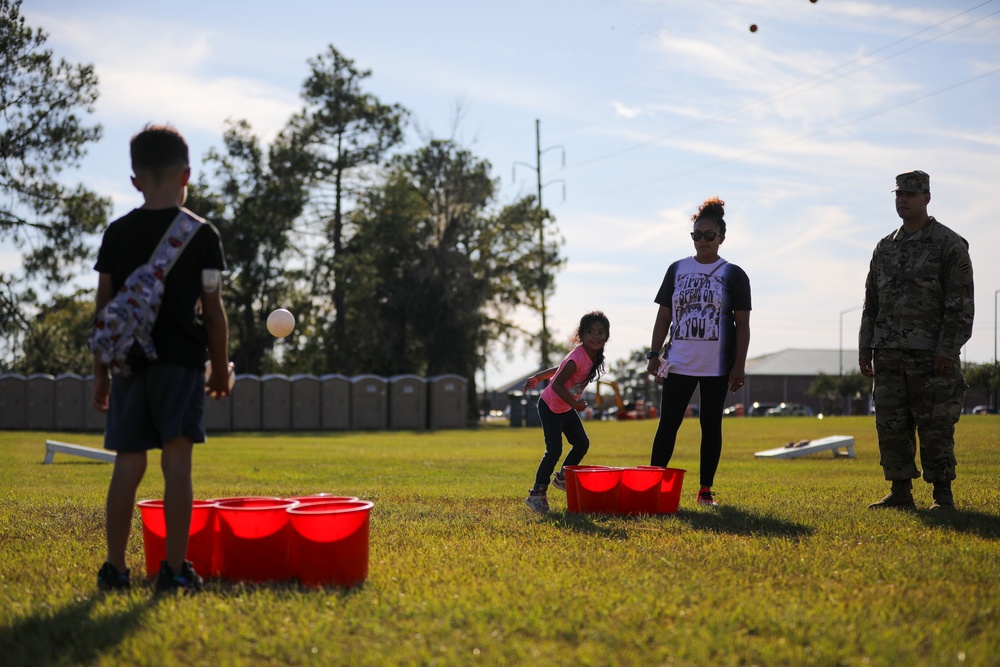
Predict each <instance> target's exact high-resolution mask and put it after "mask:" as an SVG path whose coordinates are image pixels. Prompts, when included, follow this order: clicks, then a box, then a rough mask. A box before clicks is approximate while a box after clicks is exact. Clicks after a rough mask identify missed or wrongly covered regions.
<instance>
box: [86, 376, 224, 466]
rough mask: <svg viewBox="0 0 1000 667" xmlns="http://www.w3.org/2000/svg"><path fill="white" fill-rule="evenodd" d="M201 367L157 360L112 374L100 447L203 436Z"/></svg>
mask: <svg viewBox="0 0 1000 667" xmlns="http://www.w3.org/2000/svg"><path fill="white" fill-rule="evenodd" d="M204 414H205V372H204V370H202V369H200V368H191V367H189V366H181V365H179V364H172V363H164V362H157V363H153V364H151V365H150V366H149V367H147V368H146V369H145V370H142V371H138V372H136V373H135V374H134V375H132V376H131V377H127V378H126V377H123V376H121V375H115V376H114V377H113V378H112V379H111V397H110V399H109V405H108V418H107V425H106V427H105V432H104V448H105V449H110V450H113V451H116V452H144V451H146V450H149V449H155V448H162V447H163V443H165V442H170V441H171V440H173V439H174V438H177V437H180V436H186V437H188V438H190V439H191V440H192V442H205V426H204V422H203V416H204Z"/></svg>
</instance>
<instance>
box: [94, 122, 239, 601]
mask: <svg viewBox="0 0 1000 667" xmlns="http://www.w3.org/2000/svg"><path fill="white" fill-rule="evenodd" d="M130 153H131V157H132V171H133V172H134V174H135V175H134V176H133V177H132V184H133V185H134V186H135V187H136V189H137V190H139V191H140V192H142V196H143V199H144V201H145V203H144V204H143V205H142V207H140V208H137V209H135V210H133V211H131V212H129V213H128V214H126V215H125V216H124V217H122V218H119V219H118V220H115V221H114V222H112V223H111V225H109V226H108V229H107V230H106V231H105V232H104V239H103V240H102V242H101V249H100V251H99V252H98V256H97V264H96V265H95V266H94V268H95V269H96V270H97V271H98V272H99V273H100V278H99V280H98V287H97V312H100V311H101V309H102V308H103V307H104V305H105V304H106V303H107V302H108V301H110V300H111V298H112V297H113V296H114V295H115V293H116V292H117V291H118V290H119V289H120V288H121V286H122V285H123V284H124V282H125V280H126V279H127V278H128V276H129V275H130V274H131V273H132V272H133V271H134V270H135V269H136V268H137V267H139V266H140V265H142V264H144V263H145V262H147V261H149V258H150V255H152V253H153V250H154V249H155V248H156V246H157V244H158V243H159V241H160V238H161V237H162V236H163V235H164V232H165V231H166V230H167V229H168V228H169V227H170V225H171V223H172V222H173V219H174V218H175V217H176V216H177V214H178V213H179V212H180V208H181V206H182V205H183V204H184V201H185V199H186V198H187V185H188V180H189V178H190V176H191V169H190V167H189V162H188V146H187V142H186V141H185V140H184V137H183V136H181V134H180V133H179V132H178V131H177V130H176V129H174V128H172V127H170V126H153V125H147V126H146V128H144V129H143V130H142V131H141V132H139V133H138V134H136V135H135V136H134V137H132V141H131V143H130ZM199 220H200V219H199ZM201 222H202V223H203V224H201V226H200V228H199V229H198V231H197V232H195V234H194V237H193V238H192V239H191V241H190V242H189V244H188V246H187V247H186V248H185V249H184V251H183V252H182V253H181V255H180V256H179V258H178V259H177V262H176V264H175V265H174V266H173V268H172V269H171V270H170V272H169V273H168V274H167V277H166V282H165V287H164V290H163V300H162V302H161V304H160V309H159V314H158V315H157V318H156V324H155V325H154V327H153V333H152V337H153V344H154V347H155V349H156V356H157V358H156V359H155V360H153V361H151V362H148V361H147V360H146V358H145V355H143V354H141V353H140V354H135V353H137V352H141V348H140V347H139V346H138V345H136V346H135V347H134V348H133V354H132V355H131V356H130V362H129V365H130V367H131V369H132V372H131V373H130V374H128V375H127V376H126V375H125V374H117V375H115V377H114V379H113V381H112V377H111V372H110V369H109V368H108V367H107V365H105V364H103V363H101V362H100V361H99V360H98V359H97V358H96V356H95V359H94V393H93V399H92V402H93V405H94V407H95V408H96V409H97V410H99V411H101V412H106V413H107V415H108V416H107V426H106V429H105V435H104V447H105V449H110V450H114V451H116V452H117V456H116V457H115V467H114V472H113V473H112V476H111V484H110V486H109V488H108V497H107V509H106V511H107V515H106V519H107V529H106V530H107V545H108V554H107V561H106V562H105V563H104V565H103V566H102V567H101V569H100V571H99V572H98V576H97V585H98V587H99V588H101V589H102V590H114V589H127V588H128V587H129V570H128V568H127V566H126V563H125V549H126V546H127V544H128V537H129V531H130V529H131V527H132V513H133V511H134V507H135V495H136V490H137V489H138V487H139V483H140V482H141V481H142V477H143V475H144V474H145V472H146V452H147V451H148V450H150V449H153V448H156V447H158V448H161V449H162V450H163V452H162V455H161V457H160V464H161V468H162V470H163V478H164V491H163V505H164V515H165V520H166V526H167V538H166V560H165V561H163V562H162V563H161V566H160V573H159V576H158V577H157V580H156V590H157V592H164V591H169V590H175V589H184V590H188V591H196V590H198V589H200V588H201V583H202V580H201V577H199V576H198V574H197V573H196V572H195V571H194V569H193V568H192V567H191V563H190V562H188V561H186V560H185V559H184V556H185V554H186V552H187V541H188V532H189V529H190V524H191V505H192V499H193V497H194V492H193V490H192V483H191V457H192V450H193V446H194V443H196V442H204V441H205V429H204V425H203V422H202V417H203V414H204V402H205V393H206V390H207V391H208V392H209V393H210V394H211V395H213V396H214V397H216V398H221V397H223V396H228V395H229V368H228V361H229V352H228V345H229V343H228V338H229V325H228V322H227V320H226V311H225V309H224V308H223V305H222V289H221V286H222V283H221V271H223V270H224V269H225V266H226V264H225V258H224V255H223V252H222V243H221V240H220V238H219V233H218V231H217V230H216V229H215V228H214V227H213V226H212V225H211V224H209V223H207V222H204V221H201ZM206 349H207V350H208V356H209V358H210V360H211V375H210V379H209V381H208V386H207V387H206V384H205V378H204V375H205V352H206Z"/></svg>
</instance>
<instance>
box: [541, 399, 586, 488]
mask: <svg viewBox="0 0 1000 667" xmlns="http://www.w3.org/2000/svg"><path fill="white" fill-rule="evenodd" d="M538 419H539V420H540V421H541V422H542V433H543V434H544V435H545V455H544V456H543V457H542V462H541V463H539V464H538V472H536V473H535V487H536V488H537V487H539V486H543V487H544V486H548V484H549V479H550V478H551V477H552V471H554V470H555V469H556V464H557V463H559V457H560V456H562V449H563V444H562V437H563V435H564V434H565V435H566V441H567V442H569V444H570V446H571V447H572V449H571V450H569V454H567V455H566V460H565V461H563V465H564V466H575V465H579V464H580V461H582V460H583V457H584V456H585V455H586V453H587V450H588V449H590V438H589V437H587V431H586V430H585V429H584V428H583V420H582V419H580V414H579V413H578V412H577V411H576V410H570V411H569V412H558V413H557V412H552V410H550V409H549V406H548V405H546V404H545V401H543V400H542V399H541V398H539V399H538Z"/></svg>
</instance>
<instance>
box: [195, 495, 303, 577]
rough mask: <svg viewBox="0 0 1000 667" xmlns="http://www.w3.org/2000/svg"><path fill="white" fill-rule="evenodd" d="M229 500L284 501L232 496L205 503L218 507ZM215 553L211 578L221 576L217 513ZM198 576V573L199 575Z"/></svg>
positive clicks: (216, 518) (259, 497)
mask: <svg viewBox="0 0 1000 667" xmlns="http://www.w3.org/2000/svg"><path fill="white" fill-rule="evenodd" d="M230 500H284V499H283V498H279V497H278V496H232V497H229V498H210V499H208V500H207V501H206V502H210V503H212V504H213V505H216V506H217V505H218V504H219V503H223V502H228V501H230ZM214 530H215V553H214V554H213V557H212V572H211V575H212V576H213V577H218V576H221V574H222V573H221V572H220V571H219V570H220V568H221V567H222V555H221V554H220V553H219V552H220V551H221V550H222V540H220V539H219V513H218V512H215V525H214ZM199 574H200V573H199Z"/></svg>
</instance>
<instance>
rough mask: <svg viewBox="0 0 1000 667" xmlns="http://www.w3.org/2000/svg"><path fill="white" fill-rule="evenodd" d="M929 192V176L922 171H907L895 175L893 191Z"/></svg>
mask: <svg viewBox="0 0 1000 667" xmlns="http://www.w3.org/2000/svg"><path fill="white" fill-rule="evenodd" d="M900 191H902V192H930V191H931V177H930V176H929V175H928V174H927V173H926V172H923V171H908V172H906V173H905V174H900V175H899V176H897V177H896V187H895V188H894V189H893V192H900Z"/></svg>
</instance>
